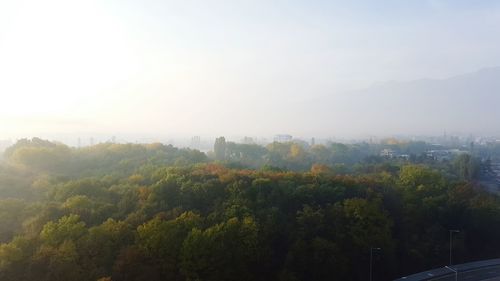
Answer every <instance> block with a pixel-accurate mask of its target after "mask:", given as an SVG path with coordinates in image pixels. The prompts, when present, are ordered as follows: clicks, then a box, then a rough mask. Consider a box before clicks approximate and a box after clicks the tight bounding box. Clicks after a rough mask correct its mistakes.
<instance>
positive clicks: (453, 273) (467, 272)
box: [394, 259, 500, 281]
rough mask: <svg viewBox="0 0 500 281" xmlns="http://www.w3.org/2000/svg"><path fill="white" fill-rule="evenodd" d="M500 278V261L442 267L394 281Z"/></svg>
mask: <svg viewBox="0 0 500 281" xmlns="http://www.w3.org/2000/svg"><path fill="white" fill-rule="evenodd" d="M497 276H500V259H491V260H483V261H475V262H469V263H462V264H456V265H452V266H445V267H440V268H436V269H432V270H428V271H422V272H419V273H415V274H412V275H408V276H405V277H401V278H398V279H396V280H394V281H430V280H435V281H437V280H465V279H467V280H470V281H474V280H485V279H487V278H492V277H497Z"/></svg>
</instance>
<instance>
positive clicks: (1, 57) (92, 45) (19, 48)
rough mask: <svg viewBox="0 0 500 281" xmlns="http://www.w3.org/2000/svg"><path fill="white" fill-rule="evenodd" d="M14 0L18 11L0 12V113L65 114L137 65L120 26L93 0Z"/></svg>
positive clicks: (94, 100)
mask: <svg viewBox="0 0 500 281" xmlns="http://www.w3.org/2000/svg"><path fill="white" fill-rule="evenodd" d="M2 5H3V4H2ZM16 5H18V7H15V8H17V9H9V10H10V11H12V10H17V11H18V14H14V15H12V14H11V15H2V12H0V17H3V16H5V17H4V20H3V21H2V26H1V27H0V32H1V33H0V40H1V41H0V77H1V78H0V79H1V83H0V96H1V100H2V110H1V115H4V116H11V117H23V118H32V117H38V116H44V117H47V116H52V117H57V116H65V117H68V116H71V115H72V114H74V113H76V112H79V111H80V110H82V108H86V110H88V109H89V108H92V104H95V106H98V104H99V101H100V100H101V101H102V99H105V98H109V95H106V97H102V98H101V99H100V97H101V96H102V94H103V93H105V92H106V93H109V92H112V89H113V88H114V87H116V86H117V85H119V83H120V82H122V81H124V80H126V79H127V78H128V77H130V76H132V75H133V72H134V71H136V70H137V69H138V68H139V66H138V58H137V56H136V52H135V51H134V46H133V44H132V43H131V40H130V38H128V37H127V36H126V33H125V31H124V29H125V26H124V25H121V24H120V23H119V22H118V21H117V20H116V19H115V18H113V16H112V15H111V14H109V13H107V12H106V10H105V7H103V6H99V5H98V4H97V2H93V1H78V2H77V1H24V2H22V1H19V3H16ZM11 8H12V7H11ZM0 10H1V9H0ZM84 105H85V106H84ZM89 106H90V107H89Z"/></svg>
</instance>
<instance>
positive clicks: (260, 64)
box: [0, 0, 500, 139]
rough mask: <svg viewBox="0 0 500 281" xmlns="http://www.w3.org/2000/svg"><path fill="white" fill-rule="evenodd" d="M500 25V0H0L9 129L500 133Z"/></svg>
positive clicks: (5, 133)
mask: <svg viewBox="0 0 500 281" xmlns="http://www.w3.org/2000/svg"><path fill="white" fill-rule="evenodd" d="M498 30H500V3H498V2H496V1H445V0H432V1H431V0H429V1H416V0H413V1H383V2H378V1H377V2H374V1H349V2H346V1H314V2H309V1H308V2H304V1H106V2H103V1H83V2H76V1H55V0H49V1H1V2H0V98H1V102H2V103H1V104H2V109H1V111H0V126H1V127H0V138H10V137H14V138H15V137H23V136H27V137H29V136H37V135H43V136H48V137H50V138H57V137H58V136H60V137H64V136H71V138H73V139H75V137H76V136H79V135H82V136H89V135H106V136H109V137H110V136H112V135H118V136H120V135H124V136H125V135H134V136H142V135H144V136H146V135H147V136H169V137H178V136H184V137H187V136H192V135H210V136H217V135H241V136H243V135H252V136H270V135H271V136H272V135H274V134H278V133H288V134H292V135H294V136H317V137H331V136H342V137H353V136H356V137H358V136H368V135H379V136H385V135H392V134H442V133H443V131H448V132H457V133H464V134H469V133H475V134H490V135H497V134H498V133H499V131H498V129H496V128H495V126H494V124H493V122H489V121H490V120H492V119H494V118H496V119H497V120H498V117H499V115H498V114H497V113H496V112H495V109H494V108H493V107H491V106H489V105H493V104H498V102H499V98H498V90H500V85H499V83H498V82H497V81H500V79H498V77H500V70H499V69H498V68H494V67H495V66H499V65H500V53H499V52H498V50H499V49H500V39H499V38H500V37H498V36H497V33H498ZM421 79H430V80H421ZM391 81H392V82H391ZM484 81H486V82H484ZM464 83H465V84H467V85H469V86H470V87H469V86H468V87H463V85H464ZM478 85H481V86H482V87H477V86H478ZM436 89H437V90H436ZM456 89H460V93H456V91H455V90H456ZM433 91H436V92H433ZM405 92H411V95H412V97H411V100H412V101H414V103H408V102H405V98H401V96H402V95H405ZM430 93H431V94H430ZM406 94H407V93H406ZM407 95H408V94H407ZM471 101H472V102H471ZM482 105H484V106H486V108H487V109H486V110H485V108H482V107H480V106H482ZM417 106H418V107H417ZM412 108H413V109H412ZM415 108H418V110H420V109H421V110H422V111H421V112H422V113H424V112H425V114H419V115H417V114H416V110H415ZM464 109H467V111H468V112H470V114H468V115H467V116H465V115H463V114H461V112H463V110H464ZM443 112H444V114H443ZM410 113H411V114H410ZM459 115H460V116H459ZM374 116H376V117H375V118H374ZM394 116H397V118H394ZM457 116H459V118H455V117H457Z"/></svg>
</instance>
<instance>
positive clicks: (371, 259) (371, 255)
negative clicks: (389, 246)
mask: <svg viewBox="0 0 500 281" xmlns="http://www.w3.org/2000/svg"><path fill="white" fill-rule="evenodd" d="M373 250H377V251H380V250H382V249H381V248H374V247H371V248H370V281H372V272H373Z"/></svg>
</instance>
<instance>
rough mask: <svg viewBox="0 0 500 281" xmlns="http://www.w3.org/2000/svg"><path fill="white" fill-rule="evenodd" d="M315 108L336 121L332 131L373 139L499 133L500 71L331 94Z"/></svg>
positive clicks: (398, 83)
mask: <svg viewBox="0 0 500 281" xmlns="http://www.w3.org/2000/svg"><path fill="white" fill-rule="evenodd" d="M315 104H316V105H317V112H320V111H321V112H322V113H321V114H322V116H323V117H324V118H327V119H329V120H332V122H331V123H332V124H333V128H332V129H333V130H335V128H339V129H340V130H341V131H342V130H344V131H345V130H355V132H358V133H360V132H363V131H366V133H371V134H395V133H410V134H420V133H424V134H427V133H439V132H443V131H444V130H447V131H449V132H463V133H489V134H497V133H499V132H500V67H495V68H487V69H483V70H480V71H478V72H474V73H469V74H464V75H460V76H455V77H451V78H448V79H442V80H437V79H422V80H416V81H409V82H388V83H384V84H380V85H377V86H373V87H370V88H367V89H364V90H360V91H354V92H350V93H348V94H342V95H332V96H331V97H328V98H325V100H322V101H319V103H318V102H317V101H316V102H315ZM318 104H319V106H318ZM318 114H319V113H318ZM346 124H349V126H350V127H349V128H348V127H346Z"/></svg>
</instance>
